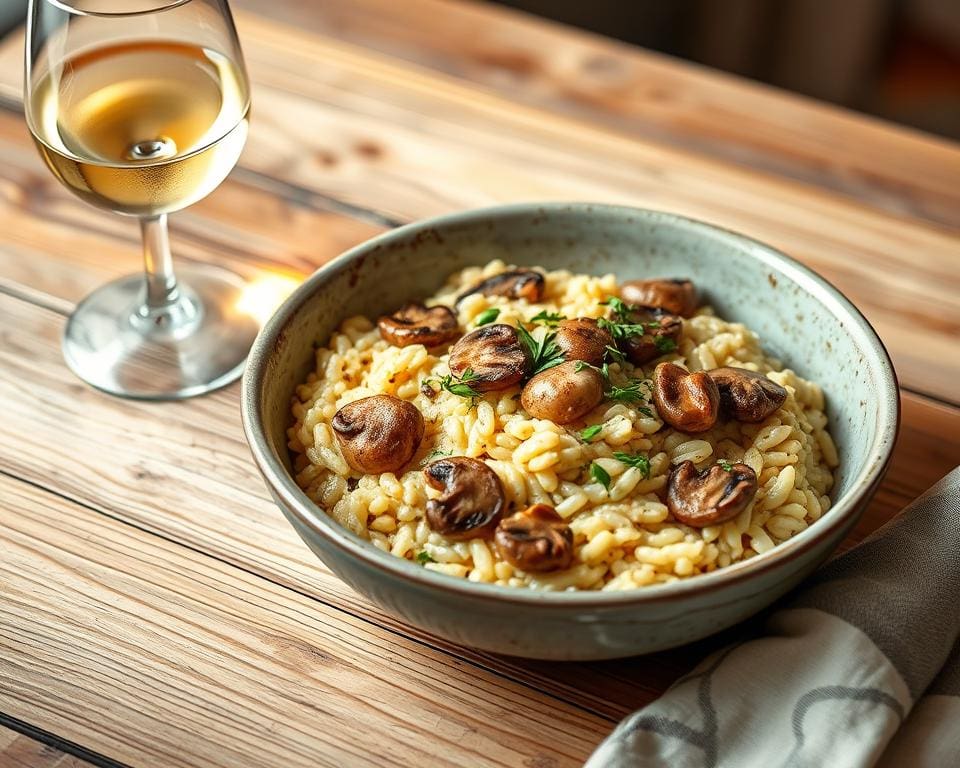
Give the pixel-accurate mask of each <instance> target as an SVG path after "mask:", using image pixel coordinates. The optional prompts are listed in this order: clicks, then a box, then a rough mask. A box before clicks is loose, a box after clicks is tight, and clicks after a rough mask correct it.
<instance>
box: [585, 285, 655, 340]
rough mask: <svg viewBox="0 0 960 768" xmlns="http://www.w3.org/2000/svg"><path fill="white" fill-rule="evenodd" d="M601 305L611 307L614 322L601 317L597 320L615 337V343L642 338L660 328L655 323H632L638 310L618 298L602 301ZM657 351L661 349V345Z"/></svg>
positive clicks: (611, 297) (601, 326)
mask: <svg viewBox="0 0 960 768" xmlns="http://www.w3.org/2000/svg"><path fill="white" fill-rule="evenodd" d="M600 303H601V304H605V305H606V306H608V307H610V309H611V310H612V312H613V320H609V319H608V318H605V317H601V318H598V319H597V325H598V326H599V327H600V328H603V329H604V330H605V331H607V333H609V334H610V335H611V336H613V338H614V340H615V341H623V340H624V339H628V338H630V337H631V336H642V335H643V334H645V333H649V332H650V331H653V330H656V329H657V328H659V327H660V323H659V322H655V321H649V322H646V323H635V322H632V320H633V313H634V312H636V311H637V309H638V308H637V307H634V306H632V305H630V304H626V303H624V302H623V300H622V299H618V298H617V297H616V296H610V297H608V298H607V300H606V301H601V302H600ZM658 338H659V337H658ZM654 343H655V344H656V343H657V342H656V341H654ZM657 349H660V346H659V345H658V346H657Z"/></svg>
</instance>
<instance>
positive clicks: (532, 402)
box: [520, 360, 603, 424]
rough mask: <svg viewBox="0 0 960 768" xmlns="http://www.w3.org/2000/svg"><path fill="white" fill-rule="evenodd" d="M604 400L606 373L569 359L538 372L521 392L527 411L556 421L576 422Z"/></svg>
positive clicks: (521, 399)
mask: <svg viewBox="0 0 960 768" xmlns="http://www.w3.org/2000/svg"><path fill="white" fill-rule="evenodd" d="M578 368H579V369H580V370H577V369H578ZM602 399H603V376H601V375H600V372H599V371H597V370H596V369H595V368H591V367H590V366H588V365H583V363H582V362H581V361H579V360H567V361H566V362H565V363H560V365H555V366H554V367H553V368H547V370H545V371H542V372H541V373H538V374H537V375H536V376H534V377H533V378H532V379H530V381H528V382H527V383H526V385H525V386H524V388H523V392H521V393H520V404H521V405H522V406H523V407H524V410H526V412H527V413H529V414H530V415H531V416H533V417H535V418H537V419H549V420H550V421H552V422H554V423H556V424H569V423H570V422H571V421H576V420H577V419H579V418H580V417H581V416H585V415H586V414H588V413H589V412H590V411H592V410H593V409H594V408H595V407H596V406H597V404H598V403H599V402H600V401H601V400H602Z"/></svg>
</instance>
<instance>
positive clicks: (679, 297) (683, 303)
mask: <svg viewBox="0 0 960 768" xmlns="http://www.w3.org/2000/svg"><path fill="white" fill-rule="evenodd" d="M620 297H621V298H622V299H623V300H624V301H625V302H627V304H641V305H643V306H647V307H661V308H663V309H665V310H667V312H670V313H672V314H674V315H680V316H681V317H690V315H692V314H693V313H694V312H696V310H697V303H698V301H697V289H696V288H695V287H694V285H693V283H692V282H691V281H689V280H666V279H657V280H630V281H629V282H626V283H624V284H623V285H621V286H620Z"/></svg>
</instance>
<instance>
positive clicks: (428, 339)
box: [377, 304, 460, 347]
mask: <svg viewBox="0 0 960 768" xmlns="http://www.w3.org/2000/svg"><path fill="white" fill-rule="evenodd" d="M377 326H378V327H379V328H380V337H381V338H382V339H383V340H384V341H387V342H389V343H390V344H393V345H394V346H396V347H407V346H410V345H411V344H423V346H425V347H438V346H440V345H441V344H446V343H447V342H448V341H453V340H454V339H455V338H457V336H459V335H460V328H459V326H458V325H457V316H456V315H454V314H453V312H452V311H451V310H450V307H444V306H442V305H438V306H436V307H430V308H429V309H428V308H427V307H425V306H423V304H404V305H403V306H402V307H400V309H398V310H397V311H396V312H394V313H393V314H392V315H384V316H383V317H381V318H380V319H379V320H378V321H377Z"/></svg>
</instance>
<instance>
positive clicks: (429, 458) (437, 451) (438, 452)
mask: <svg viewBox="0 0 960 768" xmlns="http://www.w3.org/2000/svg"><path fill="white" fill-rule="evenodd" d="M441 456H453V451H445V450H443V449H442V448H434V449H433V450H432V451H430V453H428V454H427V455H426V456H424V457H423V460H424V462H428V461H433V460H434V459H437V458H440V457H441Z"/></svg>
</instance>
